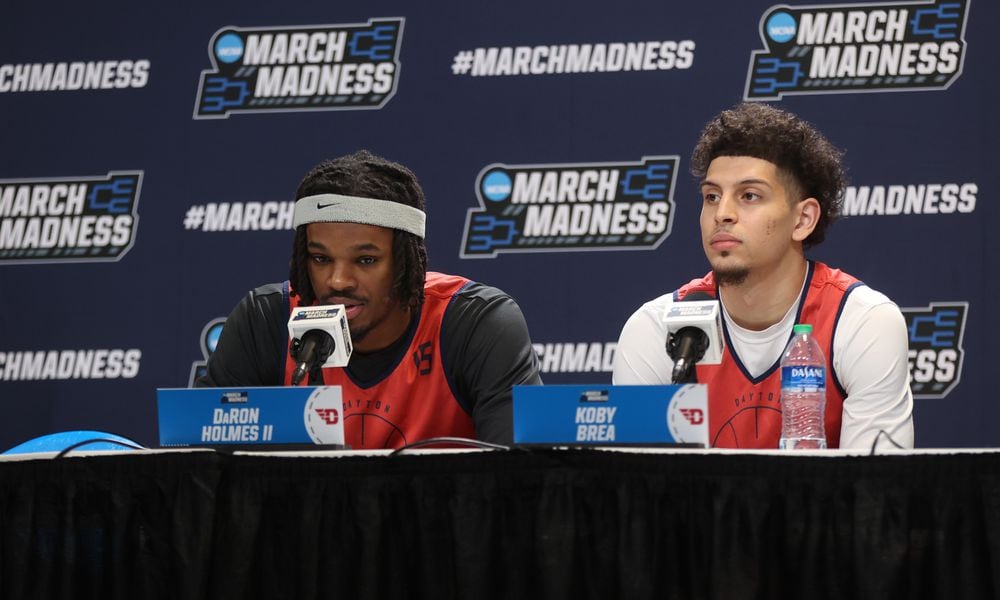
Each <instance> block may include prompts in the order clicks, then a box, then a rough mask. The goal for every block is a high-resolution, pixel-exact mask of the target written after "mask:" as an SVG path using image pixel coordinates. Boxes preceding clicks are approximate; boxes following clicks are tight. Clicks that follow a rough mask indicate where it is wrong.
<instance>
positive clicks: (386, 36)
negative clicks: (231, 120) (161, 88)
mask: <svg viewBox="0 0 1000 600" xmlns="http://www.w3.org/2000/svg"><path fill="white" fill-rule="evenodd" d="M403 21H404V19H402V18H396V19H370V20H369V21H368V22H367V23H361V24H349V25H310V26H306V27H295V28H279V27H257V28H239V27H226V28H223V29H220V30H219V31H217V32H215V35H214V36H212V41H211V43H210V44H209V57H210V58H211V60H212V65H213V68H212V69H211V70H207V71H202V73H201V81H200V82H199V84H198V97H197V99H196V101H195V111H194V118H196V119H210V118H227V117H228V116H229V115H230V114H231V113H253V112H257V113H260V112H285V111H306V110H357V109H378V108H382V107H383V106H384V105H385V103H386V102H388V101H389V99H390V98H392V96H393V95H394V94H395V93H396V82H397V80H398V78H399V46H400V42H401V41H402V37H403Z"/></svg>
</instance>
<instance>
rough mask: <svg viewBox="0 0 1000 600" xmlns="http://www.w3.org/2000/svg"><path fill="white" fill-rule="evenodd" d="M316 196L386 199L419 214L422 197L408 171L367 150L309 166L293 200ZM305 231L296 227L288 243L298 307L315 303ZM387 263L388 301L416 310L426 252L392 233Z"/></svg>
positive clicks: (413, 239)
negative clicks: (389, 269) (389, 262)
mask: <svg viewBox="0 0 1000 600" xmlns="http://www.w3.org/2000/svg"><path fill="white" fill-rule="evenodd" d="M316 194H342V195H345V196H358V197H361V198H374V199H379V200H389V201H392V202H398V203H400V204H405V205H407V206H412V207H413V208H417V209H420V210H424V192H423V190H422V189H420V183H419V182H418V181H417V177H416V175H414V174H413V172H412V171H410V170H409V169H407V168H406V167H404V166H403V165H400V164H398V163H394V162H391V161H389V160H386V159H384V158H382V157H380V156H376V155H374V154H372V153H371V152H368V151H367V150H359V151H357V152H355V153H353V154H349V155H347V156H342V157H340V158H335V159H332V160H327V161H324V162H322V163H320V164H319V165H317V166H315V167H313V169H312V170H311V171H309V173H308V174H307V175H306V176H305V178H304V179H303V180H302V183H300V184H299V188H298V190H297V191H296V192H295V199H296V200H298V199H299V198H305V197H306V196H313V195H316ZM306 227H308V225H300V226H299V227H298V228H297V229H296V230H295V238H294V239H293V240H292V259H291V262H290V264H289V272H288V281H289V282H290V283H291V288H292V291H291V293H292V294H293V295H298V296H299V303H300V304H301V305H310V304H312V303H313V302H315V300H316V294H315V292H314V291H313V287H312V282H311V281H310V279H309V250H308V248H307V241H308V240H307V237H306ZM392 260H393V265H394V267H395V271H396V272H395V274H394V277H393V283H392V291H391V292H390V294H391V296H392V298H393V299H394V300H396V301H398V302H399V303H400V305H402V306H408V307H410V308H416V307H418V306H420V305H421V304H422V303H423V301H424V278H425V276H426V274H427V248H426V246H425V245H424V240H423V239H422V238H420V237H419V236H416V235H413V234H412V233H409V232H406V231H400V230H398V229H393V231H392Z"/></svg>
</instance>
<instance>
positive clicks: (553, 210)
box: [461, 156, 678, 258]
mask: <svg viewBox="0 0 1000 600" xmlns="http://www.w3.org/2000/svg"><path fill="white" fill-rule="evenodd" d="M677 165H678V158H677V156H654V157H643V159H642V160H641V161H638V162H624V163H586V164H581V163H574V164H552V165H512V166H508V165H504V164H492V165H489V166H487V167H486V168H484V169H483V170H482V171H481V172H480V173H479V176H478V178H477V180H476V197H477V198H478V200H479V208H471V209H469V211H468V213H467V215H466V220H465V233H464V236H463V239H462V250H461V256H462V258H492V257H495V256H496V255H497V254H498V253H501V252H569V251H576V250H651V249H654V248H656V247H657V246H659V245H660V243H661V242H663V240H664V239H666V238H667V236H668V235H670V228H671V225H672V222H673V217H674V180H675V174H676V171H677Z"/></svg>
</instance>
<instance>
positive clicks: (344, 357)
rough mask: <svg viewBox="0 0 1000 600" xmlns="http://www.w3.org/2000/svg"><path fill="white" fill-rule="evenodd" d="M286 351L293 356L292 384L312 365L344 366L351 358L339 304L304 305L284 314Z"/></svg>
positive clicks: (345, 322)
mask: <svg viewBox="0 0 1000 600" xmlns="http://www.w3.org/2000/svg"><path fill="white" fill-rule="evenodd" d="M288 339H289V340H291V342H290V343H289V346H288V353H289V354H290V355H291V357H292V358H293V359H295V370H294V371H292V385H299V383H300V382H301V381H302V379H303V378H305V376H306V375H307V374H308V373H309V371H311V370H312V369H313V368H314V367H316V366H317V365H318V366H323V367H345V366H347V362H348V361H349V360H351V351H352V348H351V333H350V331H349V330H348V328H347V311H346V309H345V308H344V305H343V304H330V305H325V306H304V307H300V308H296V309H295V310H294V311H292V315H291V316H290V317H289V318H288Z"/></svg>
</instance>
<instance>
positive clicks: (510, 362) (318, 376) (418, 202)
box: [198, 151, 541, 448]
mask: <svg viewBox="0 0 1000 600" xmlns="http://www.w3.org/2000/svg"><path fill="white" fill-rule="evenodd" d="M296 198H297V199H296V202H295V215H294V219H293V225H294V226H295V239H294V241H293V243H292V259H291V263H290V270H289V281H286V282H284V283H280V284H268V285H264V286H261V287H259V288H257V289H255V290H253V291H252V292H250V294H249V295H247V296H246V297H244V298H243V300H242V301H241V302H240V303H239V304H238V305H237V306H236V308H234V309H233V311H232V313H231V314H230V315H229V317H228V318H227V320H226V324H225V326H224V327H223V331H222V335H221V337H220V338H219V343H218V346H217V347H216V350H215V352H214V353H213V354H212V356H211V357H210V358H209V361H208V366H207V373H206V375H205V376H203V377H202V378H200V379H199V380H198V385H204V386H225V387H230V386H276V385H288V384H289V382H290V380H291V379H290V378H291V372H292V369H293V368H294V361H292V360H291V359H290V358H289V356H288V344H289V340H288V330H287V323H288V318H289V314H290V311H291V310H293V309H295V308H296V307H298V306H311V305H323V304H343V305H344V307H345V308H346V310H347V317H348V324H349V326H350V331H351V340H352V343H353V346H354V352H353V353H352V355H351V360H350V362H349V364H348V365H347V367H344V368H316V369H313V371H312V372H311V373H310V375H309V384H310V385H340V386H342V389H343V401H344V433H345V437H346V438H347V443H348V444H349V445H350V446H351V447H352V448H398V447H400V446H403V445H406V444H409V443H413V442H416V441H419V440H423V439H428V438H433V437H445V436H448V437H467V438H478V439H480V440H483V441H488V442H496V443H509V442H511V440H512V437H513V436H512V420H511V388H512V386H514V385H521V384H527V385H532V384H539V383H541V379H540V377H539V374H538V362H537V359H536V357H535V354H534V351H533V350H532V348H531V341H530V338H529V336H528V330H527V325H526V324H525V321H524V316H523V315H522V314H521V310H520V308H518V306H517V304H516V303H515V302H514V300H513V299H512V298H511V297H510V296H508V295H507V294H505V293H504V292H502V291H500V290H498V289H496V288H493V287H490V286H487V285H484V284H481V283H477V282H473V281H469V280H468V279H465V278H464V277H458V276H453V275H444V274H441V273H434V272H428V271H427V251H426V247H425V245H424V231H425V219H426V216H425V213H424V195H423V191H422V190H421V188H420V185H419V183H418V182H417V179H416V177H415V176H414V174H413V173H412V172H411V171H410V170H409V169H407V168H406V167H404V166H402V165H399V164H397V163H393V162H390V161H387V160H385V159H383V158H381V157H378V156H375V155H373V154H371V153H369V152H366V151H360V152H356V153H354V154H351V155H348V156H344V157H341V158H337V159H335V160H331V161H327V162H324V163H322V164H320V165H318V166H317V167H315V168H314V169H313V170H312V171H310V173H309V174H308V175H306V177H305V179H303V181H302V183H301V184H300V185H299V189H298V191H297V193H296Z"/></svg>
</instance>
